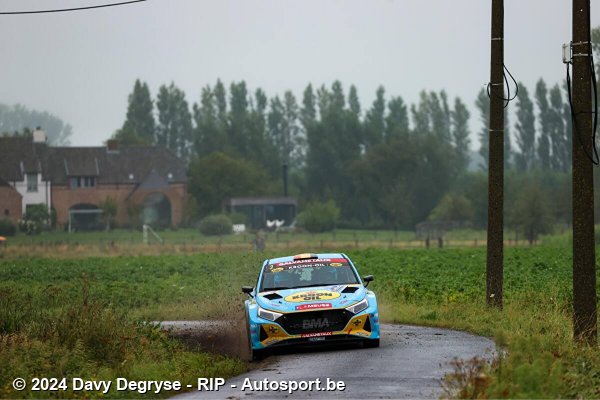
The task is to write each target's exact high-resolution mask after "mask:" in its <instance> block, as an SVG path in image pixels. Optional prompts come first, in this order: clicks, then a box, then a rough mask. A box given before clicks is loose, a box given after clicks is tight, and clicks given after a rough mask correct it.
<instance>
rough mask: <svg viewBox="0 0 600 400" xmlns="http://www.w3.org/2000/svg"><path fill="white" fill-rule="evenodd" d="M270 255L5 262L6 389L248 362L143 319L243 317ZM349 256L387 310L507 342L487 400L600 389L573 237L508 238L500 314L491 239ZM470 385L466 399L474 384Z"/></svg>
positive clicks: (2, 336) (201, 371)
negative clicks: (579, 336) (575, 313)
mask: <svg viewBox="0 0 600 400" xmlns="http://www.w3.org/2000/svg"><path fill="white" fill-rule="evenodd" d="M274 255H276V254H266V255H260V254H256V253H242V252H238V253H230V254H220V253H202V254H193V255H165V256H140V257H98V258H86V259H81V258H78V259H51V258H28V259H22V258H21V259H4V260H1V261H0V282H1V283H0V341H1V342H2V343H0V364H1V365H2V366H3V368H2V369H1V370H0V371H1V372H0V397H15V396H16V393H15V392H11V389H10V382H11V381H12V379H14V377H15V376H19V375H22V376H33V375H37V376H56V375H60V376H63V375H64V376H82V377H84V378H85V377H96V378H98V379H100V378H101V377H106V378H107V379H110V378H112V377H116V376H123V377H127V378H131V379H150V378H154V379H158V378H160V379H179V380H182V381H186V380H189V379H194V377H197V376H229V375H231V374H235V373H239V372H241V371H242V370H244V369H245V368H246V366H245V364H244V363H243V362H241V361H239V360H234V359H229V358H225V357H218V356H208V355H206V354H204V353H202V352H195V351H190V350H189V349H186V348H184V347H183V346H182V345H180V344H178V343H177V342H176V341H174V340H172V339H168V338H167V337H166V336H165V335H164V334H162V333H160V332H159V331H158V330H157V329H156V328H154V327H152V326H148V325H145V324H142V323H140V321H149V320H160V319H206V318H214V319H219V318H224V317H232V316H234V317H238V318H239V316H240V311H241V304H242V301H243V299H244V295H242V294H241V293H240V290H239V288H240V286H242V285H244V284H252V283H253V282H254V281H255V279H256V274H257V271H258V268H259V265H260V261H261V260H262V259H263V258H264V257H266V256H269V257H270V256H274ZM348 255H349V256H350V257H351V258H352V259H353V260H354V261H355V263H356V264H357V267H358V269H359V272H360V273H361V274H363V275H365V274H374V275H375V277H376V280H375V282H374V283H373V284H372V286H371V287H372V288H373V290H375V291H376V292H377V294H378V296H379V299H380V303H381V314H382V319H383V320H385V321H395V322H403V323H415V324H425V325H434V326H443V327H452V328H457V329H464V330H469V331H472V332H475V333H479V334H483V335H488V336H493V337H495V339H496V340H497V343H498V344H500V345H502V346H505V347H506V349H507V350H508V352H507V355H506V356H504V357H502V358H501V359H500V362H499V363H498V364H497V365H495V366H494V367H493V368H492V369H490V370H486V373H485V376H484V378H483V381H484V387H485V388H486V389H485V390H486V391H487V393H486V396H487V397H583V398H590V397H599V396H600V391H599V389H598V388H600V355H599V352H598V347H596V348H577V347H575V346H574V345H573V344H572V341H571V321H570V309H571V258H570V254H569V251H568V249H567V248H566V247H559V248H550V247H546V246H537V247H533V248H513V249H507V251H506V260H505V265H506V267H505V291H506V292H505V309H504V311H502V312H500V311H497V310H490V309H488V308H487V307H486V306H484V305H483V303H484V297H485V249H478V248H473V249H443V250H403V251H399V250H388V249H365V250H351V251H349V252H348ZM463 372H464V371H463ZM467 372H468V371H467ZM480 378H481V377H480ZM455 383H456V382H455ZM450 384H452V382H450ZM470 384H472V382H470V381H468V380H467V381H465V382H463V384H462V386H463V387H462V389H463V390H464V392H463V393H462V395H463V396H470V395H472V394H473V393H472V392H473V390H474V389H473V387H471V386H470ZM36 395H39V393H37V394H36ZM111 395H112V396H113V397H114V396H116V394H114V393H113V394H111ZM118 395H119V396H121V397H122V394H121V393H119V394H118ZM70 396H71V395H70ZM150 397H155V395H154V396H150Z"/></svg>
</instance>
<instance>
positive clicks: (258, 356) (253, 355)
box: [246, 310, 267, 361]
mask: <svg viewBox="0 0 600 400" xmlns="http://www.w3.org/2000/svg"><path fill="white" fill-rule="evenodd" d="M246 338H247V340H248V352H249V353H250V361H260V360H262V359H264V358H265V357H266V356H267V350H266V349H253V348H252V339H251V337H250V318H249V316H248V311H247V310H246Z"/></svg>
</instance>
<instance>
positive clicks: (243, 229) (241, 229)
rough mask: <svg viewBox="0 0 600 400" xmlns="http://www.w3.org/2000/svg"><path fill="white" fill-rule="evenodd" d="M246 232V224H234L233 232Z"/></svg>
mask: <svg viewBox="0 0 600 400" xmlns="http://www.w3.org/2000/svg"><path fill="white" fill-rule="evenodd" d="M244 232H246V224H233V233H235V234H240V233H244Z"/></svg>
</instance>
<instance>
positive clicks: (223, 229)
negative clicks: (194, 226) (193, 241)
mask: <svg viewBox="0 0 600 400" xmlns="http://www.w3.org/2000/svg"><path fill="white" fill-rule="evenodd" d="M198 229H200V232H201V233H203V234H205V235H227V234H229V233H231V232H233V223H232V222H231V219H230V218H229V217H228V216H227V215H224V214H215V215H209V216H208V217H205V218H203V219H202V220H201V221H200V224H199V225H198Z"/></svg>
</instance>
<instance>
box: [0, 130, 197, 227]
mask: <svg viewBox="0 0 600 400" xmlns="http://www.w3.org/2000/svg"><path fill="white" fill-rule="evenodd" d="M0 178H2V179H3V180H4V181H5V182H7V184H8V185H9V186H11V187H12V188H13V189H14V190H15V191H17V194H21V195H22V198H21V212H22V214H24V213H25V212H26V209H27V205H30V204H45V205H46V206H47V207H48V209H49V210H50V209H52V208H53V209H54V210H55V212H56V222H57V226H58V227H59V228H64V229H71V228H73V229H93V228H98V227H100V225H101V223H100V219H101V214H102V208H101V206H102V203H103V202H105V201H106V200H107V199H111V200H112V201H114V203H115V204H116V206H117V212H116V216H115V222H116V224H117V225H119V226H136V225H139V224H141V223H148V224H150V225H152V226H170V227H175V226H178V225H179V224H180V223H181V221H182V219H183V208H184V204H185V200H186V196H187V176H186V168H185V164H184V163H183V162H182V161H181V160H180V159H178V158H177V157H176V156H175V155H174V154H173V153H172V152H171V151H169V150H167V149H165V148H162V147H154V146H125V147H121V148H119V147H118V144H117V143H116V141H109V142H108V144H107V146H106V147H104V146H98V147H52V146H48V145H47V144H46V143H45V139H44V138H40V135H39V132H38V131H36V132H34V136H33V138H31V137H1V138H0ZM34 181H36V182H37V183H38V184H37V185H36V184H34V183H33V182H34ZM3 187H4V189H0V211H2V210H5V209H6V210H9V211H8V212H9V215H10V217H11V218H13V217H12V215H13V214H12V212H14V211H12V212H11V210H13V209H14V207H15V206H14V202H15V201H16V200H15V195H14V193H13V194H12V195H9V193H11V192H10V190H9V188H6V186H3ZM19 187H21V188H22V187H28V188H29V190H26V191H24V192H23V190H21V191H19V190H17V189H18V188H19ZM40 192H43V193H42V194H43V195H40ZM11 202H12V203H11ZM14 215H15V217H14V218H13V219H18V218H20V217H21V216H20V215H17V214H16V212H15V214H14Z"/></svg>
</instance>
